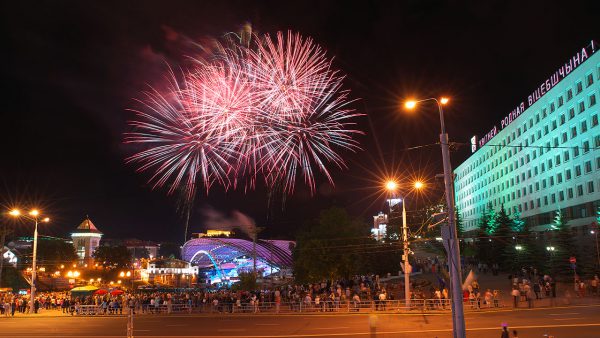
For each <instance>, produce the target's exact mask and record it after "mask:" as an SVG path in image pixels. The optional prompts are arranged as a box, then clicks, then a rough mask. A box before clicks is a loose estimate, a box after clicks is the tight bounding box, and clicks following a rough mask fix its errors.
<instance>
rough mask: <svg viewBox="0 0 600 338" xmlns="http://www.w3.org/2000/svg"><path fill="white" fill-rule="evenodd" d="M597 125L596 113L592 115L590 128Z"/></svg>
mask: <svg viewBox="0 0 600 338" xmlns="http://www.w3.org/2000/svg"><path fill="white" fill-rule="evenodd" d="M597 125H598V115H596V114H594V115H592V128H593V127H595V126H597Z"/></svg>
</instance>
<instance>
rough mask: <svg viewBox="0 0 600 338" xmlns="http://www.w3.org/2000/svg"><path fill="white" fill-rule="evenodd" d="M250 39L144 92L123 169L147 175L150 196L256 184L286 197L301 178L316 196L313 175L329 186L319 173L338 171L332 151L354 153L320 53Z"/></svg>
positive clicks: (282, 38) (332, 77) (345, 101)
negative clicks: (134, 148)
mask: <svg viewBox="0 0 600 338" xmlns="http://www.w3.org/2000/svg"><path fill="white" fill-rule="evenodd" d="M252 37H253V39H252V41H251V42H250V43H248V44H247V45H246V44H244V45H241V44H232V43H231V41H229V42H228V43H227V44H221V45H219V48H218V52H216V53H215V55H213V57H211V58H209V59H208V60H204V59H200V60H194V61H195V62H194V63H193V65H192V66H191V67H190V69H188V70H187V71H186V72H185V73H184V74H183V75H182V77H181V79H177V77H176V76H175V74H174V73H173V72H172V71H169V73H168V79H169V83H170V85H169V87H168V89H167V90H165V91H158V90H154V89H151V90H149V91H148V92H145V93H144V99H143V100H140V102H141V104H142V106H143V107H142V109H140V110H135V113H136V114H137V119H136V120H134V121H132V122H130V124H131V125H132V126H133V127H134V131H133V132H131V133H128V134H127V135H126V137H125V141H126V142H128V143H137V144H140V145H142V146H143V147H144V150H142V151H140V152H138V153H136V154H134V155H133V156H131V157H129V158H128V159H127V160H128V162H134V163H136V164H138V171H150V172H152V175H151V177H150V179H149V181H150V182H151V183H152V185H153V187H154V188H157V187H168V192H169V193H172V192H174V191H175V190H177V189H180V188H181V189H183V190H184V191H185V195H186V196H187V198H188V199H191V198H192V197H193V196H194V194H195V191H196V189H197V185H198V183H199V182H201V185H203V186H204V188H205V189H206V191H207V192H208V191H209V190H210V188H211V186H212V185H213V184H215V183H217V184H219V185H221V186H223V187H224V188H225V189H229V188H231V187H233V188H235V187H236V186H237V184H238V182H240V181H242V180H244V181H246V182H247V184H246V187H252V188H253V187H254V184H255V182H256V180H257V179H258V178H262V179H263V180H264V182H265V184H266V185H267V186H269V187H273V186H275V185H279V184H281V185H282V186H283V187H284V191H286V192H287V193H292V192H293V190H294V186H295V184H296V176H297V174H298V173H299V172H300V173H301V174H302V176H303V178H304V182H305V183H306V184H307V185H308V186H309V187H310V189H311V191H314V189H315V178H314V174H315V172H316V171H319V172H321V173H322V174H324V175H325V176H326V177H327V178H328V180H329V181H330V182H331V183H332V184H333V180H332V177H331V175H330V172H329V170H328V169H327V165H328V164H334V165H335V166H337V167H339V168H344V167H345V164H344V160H343V158H342V157H341V156H340V154H339V153H338V150H350V151H356V150H357V149H359V145H358V142H357V141H356V140H355V139H354V136H355V135H356V134H360V133H361V132H360V131H358V130H355V129H354V128H355V127H354V122H352V120H353V118H354V117H356V116H359V115H360V114H357V113H355V112H354V111H353V110H352V109H350V108H349V107H348V105H349V103H350V102H352V101H351V100H350V99H349V92H348V91H345V90H343V89H342V81H343V79H344V78H343V76H340V75H338V72H336V71H334V70H332V67H331V59H328V58H327V56H326V54H325V52H324V51H323V50H322V49H321V48H320V47H319V46H318V45H316V44H314V43H313V41H312V40H311V39H303V38H302V37H301V36H300V35H299V34H293V33H291V32H290V33H288V34H286V35H284V34H283V33H278V34H277V35H276V37H275V38H272V37H271V36H269V35H263V36H258V35H252ZM315 168H316V169H315Z"/></svg>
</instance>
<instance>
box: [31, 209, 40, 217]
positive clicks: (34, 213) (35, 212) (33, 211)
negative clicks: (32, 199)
mask: <svg viewBox="0 0 600 338" xmlns="http://www.w3.org/2000/svg"><path fill="white" fill-rule="evenodd" d="M29 214H30V215H31V216H33V217H35V216H38V215H39V214H40V211H39V210H37V209H33V210H31V211H30V212H29Z"/></svg>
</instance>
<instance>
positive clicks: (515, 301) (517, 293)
mask: <svg viewBox="0 0 600 338" xmlns="http://www.w3.org/2000/svg"><path fill="white" fill-rule="evenodd" d="M511 295H512V297H513V307H514V308H517V307H519V296H520V295H521V292H520V291H519V289H513V290H512V292H511Z"/></svg>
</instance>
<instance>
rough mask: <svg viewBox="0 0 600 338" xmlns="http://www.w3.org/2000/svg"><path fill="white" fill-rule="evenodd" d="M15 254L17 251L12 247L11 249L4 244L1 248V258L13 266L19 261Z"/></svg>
mask: <svg viewBox="0 0 600 338" xmlns="http://www.w3.org/2000/svg"><path fill="white" fill-rule="evenodd" d="M17 255H18V253H17V252H16V251H15V250H14V249H12V250H11V249H10V248H9V247H6V246H5V247H4V248H3V249H2V258H3V259H4V261H5V262H6V263H8V264H10V265H12V266H13V267H14V268H16V267H17V264H18V261H19V258H18V256H17Z"/></svg>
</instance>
